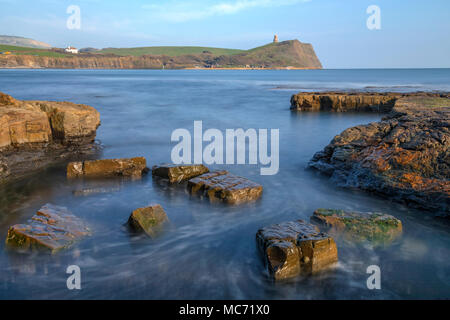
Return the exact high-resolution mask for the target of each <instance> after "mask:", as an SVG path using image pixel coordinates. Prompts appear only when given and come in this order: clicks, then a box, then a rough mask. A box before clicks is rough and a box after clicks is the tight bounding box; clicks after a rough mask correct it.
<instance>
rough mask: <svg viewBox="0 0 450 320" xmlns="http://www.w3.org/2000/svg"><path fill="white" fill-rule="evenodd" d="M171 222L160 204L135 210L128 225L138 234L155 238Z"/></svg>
mask: <svg viewBox="0 0 450 320" xmlns="http://www.w3.org/2000/svg"><path fill="white" fill-rule="evenodd" d="M168 221H169V219H168V217H167V214H166V213H165V211H164V209H163V208H162V207H161V205H159V204H155V205H151V206H148V207H145V208H138V209H136V210H134V211H133V212H132V213H131V215H130V218H129V219H128V225H129V226H130V227H131V228H132V229H133V230H134V231H136V232H145V233H146V234H147V235H148V236H149V237H150V238H154V237H156V236H157V235H158V233H159V232H160V231H161V229H162V227H163V226H164V224H166V223H167V222H168Z"/></svg>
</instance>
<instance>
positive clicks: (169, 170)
mask: <svg viewBox="0 0 450 320" xmlns="http://www.w3.org/2000/svg"><path fill="white" fill-rule="evenodd" d="M207 172H209V169H208V168H207V167H205V166H204V165H202V164H192V165H177V164H163V165H157V166H153V168H152V175H153V176H157V177H160V178H164V179H168V180H169V182H170V183H175V182H177V183H180V182H182V181H185V180H189V179H191V178H194V177H197V176H199V175H202V174H204V173H207Z"/></svg>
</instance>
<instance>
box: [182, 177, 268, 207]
mask: <svg viewBox="0 0 450 320" xmlns="http://www.w3.org/2000/svg"><path fill="white" fill-rule="evenodd" d="M187 187H188V190H189V192H190V193H191V194H193V195H194V194H197V195H202V196H206V197H208V198H209V200H210V201H211V202H216V201H222V202H225V203H228V204H240V203H244V202H250V201H254V200H256V199H258V198H259V197H260V196H261V195H262V191H263V187H262V186H261V185H260V184H258V183H255V182H253V181H250V180H248V179H245V178H242V177H238V176H235V175H233V174H231V173H228V171H225V170H224V171H214V172H209V173H205V174H203V175H201V176H198V177H196V178H193V179H190V180H189V182H188V186H187Z"/></svg>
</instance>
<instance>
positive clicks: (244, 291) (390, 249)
mask: <svg viewBox="0 0 450 320" xmlns="http://www.w3.org/2000/svg"><path fill="white" fill-rule="evenodd" d="M334 89H336V90H339V89H341V90H342V89H355V90H374V91H403V92H406V91H417V90H427V91H432V90H446V91H450V70H449V69H430V70H315V71H293V70H292V71H194V70H191V71H169V70H166V71H143V70H133V71H131V70H129V71H126V70H123V71H122V70H0V91H3V92H5V93H8V94H11V95H13V96H14V97H16V98H19V99H36V100H69V101H73V102H77V103H84V104H89V105H91V106H94V107H95V108H97V109H98V110H99V111H100V113H101V118H102V125H101V127H100V128H99V130H98V135H97V137H98V140H99V141H100V142H101V143H102V144H103V146H104V149H103V154H102V155H101V157H103V158H111V157H132V156H145V157H146V158H147V160H148V163H149V165H150V166H151V165H154V164H158V163H162V162H168V161H170V152H171V149H172V147H173V144H171V142H170V136H171V133H172V131H173V130H174V129H176V128H187V129H190V130H192V128H193V121H194V120H202V121H203V127H204V129H207V128H218V129H221V130H224V129H226V128H239V127H242V128H279V129H280V171H279V173H278V174H277V175H274V176H261V175H259V168H258V167H257V166H251V165H236V166H213V169H215V168H226V169H228V170H229V171H231V172H233V173H235V174H238V175H242V176H245V177H248V178H250V179H252V180H254V181H256V182H259V183H261V184H262V185H263V187H264V194H263V196H262V198H261V199H260V200H259V201H257V202H256V203H253V204H248V205H243V206H238V207H229V206H225V205H211V204H209V203H208V202H206V201H201V200H199V199H196V198H191V197H190V196H189V195H188V194H187V193H186V191H185V189H184V188H183V187H182V186H178V187H168V186H167V185H165V184H163V183H160V182H158V181H154V180H152V178H151V176H148V177H145V178H143V179H142V180H140V181H119V180H113V181H108V182H104V183H100V182H99V183H98V185H99V186H104V185H107V186H108V187H111V188H112V189H113V190H112V191H111V192H110V193H103V194H95V195H90V196H76V195H74V194H73V191H74V190H76V189H77V188H79V187H80V185H79V184H78V183H76V182H68V181H67V180H66V178H65V172H64V167H63V166H56V167H52V168H49V169H48V170H46V171H44V172H41V173H38V174H35V175H33V176H31V177H29V178H27V179H25V180H23V181H19V182H17V183H15V184H13V185H8V186H2V187H0V240H1V241H0V298H2V299H10V298H35V299H36V298H37V299H69V298H106V299H114V298H126V299H128V298H137V299H139V298H142V299H169V298H174V299H197V298H204V299H215V298H218V299H239V298H245V299H349V298H351V299H360V298H374V299H382V298H394V299H396V298H450V260H449V257H450V249H449V248H450V232H449V229H448V226H444V225H443V223H442V222H440V221H438V220H435V219H434V218H432V217H431V216H430V215H429V214H427V213H425V212H421V211H418V210H412V209H408V208H406V207H404V206H402V205H400V204H396V203H392V202H390V201H387V200H385V199H382V198H379V197H376V196H372V195H368V194H366V193H363V192H359V191H351V190H343V189H339V188H337V187H336V186H335V185H333V184H332V183H330V182H329V181H328V180H327V179H326V178H324V177H323V176H321V175H319V174H316V173H314V172H311V171H308V170H305V167H306V164H307V162H308V160H309V159H310V158H311V157H312V156H313V154H314V153H315V152H316V151H319V150H321V149H322V148H323V147H324V146H325V145H327V144H328V143H329V141H330V140H331V139H332V138H333V136H334V135H336V134H338V133H339V132H341V131H342V130H344V129H346V128H348V127H350V126H353V125H357V124H363V123H369V122H371V121H377V120H378V119H379V118H380V115H376V114H331V113H301V114H300V113H293V112H291V111H290V110H289V99H290V96H291V95H292V94H293V93H296V92H297V91H300V90H307V91H309V90H311V91H312V90H314V91H315V90H334ZM47 202H51V203H54V204H58V205H63V206H66V207H68V208H69V209H70V210H72V211H73V212H74V213H75V214H76V215H77V216H79V217H81V218H82V219H84V220H85V221H86V222H87V223H88V224H89V225H90V226H91V228H92V229H93V231H94V232H93V235H92V236H91V237H90V238H88V239H86V240H84V241H82V242H80V243H79V244H78V245H77V246H75V247H74V248H72V249H70V250H68V251H65V252H62V253H61V254H59V255H56V256H46V255H20V254H15V253H9V252H6V251H5V250H4V241H3V240H2V239H5V238H6V234H7V230H8V227H9V226H10V225H13V224H16V223H24V222H26V221H27V220H28V219H29V218H30V217H31V216H32V215H33V214H34V213H35V212H36V210H37V209H39V208H40V207H41V206H42V205H43V204H45V203H47ZM152 202H157V203H160V204H161V205H162V206H163V207H164V209H165V210H166V212H167V214H168V216H169V219H170V221H171V225H170V227H169V228H168V229H167V230H166V231H165V232H164V233H163V234H162V235H161V237H159V238H157V239H155V240H150V239H147V238H142V237H135V236H133V235H130V233H129V232H128V230H127V229H126V228H125V227H124V225H123V224H124V223H125V222H126V221H127V219H128V216H129V214H130V212H131V211H132V210H133V209H135V208H138V207H142V206H145V205H147V204H149V203H152ZM321 207H330V208H342V209H349V210H361V211H382V212H386V213H389V214H392V215H394V216H396V217H397V218H399V219H401V220H402V222H403V226H404V233H403V236H402V238H401V239H399V240H398V241H396V242H394V243H393V244H392V245H390V246H387V247H382V248H380V247H378V248H377V247H375V248H374V247H371V246H370V245H354V244H349V243H345V242H343V241H340V240H338V249H339V264H338V265H337V267H336V269H334V270H332V271H329V272H325V273H322V274H319V275H317V276H313V277H309V278H304V279H297V280H296V281H292V282H288V283H277V284H274V283H272V282H271V281H270V280H269V279H268V276H267V274H266V273H265V271H264V267H263V263H262V259H261V257H260V256H259V255H258V251H257V247H256V243H255V233H256V231H257V230H258V228H260V227H263V226H266V225H269V224H272V223H277V222H282V221H287V220H293V219H299V218H301V219H305V220H308V219H309V217H310V216H311V214H312V213H313V211H314V210H315V209H317V208H321ZM68 265H78V266H80V268H81V275H82V289H81V290H79V291H77V290H73V291H70V290H68V289H67V287H66V279H67V276H68V275H67V274H66V268H67V266H68ZM369 265H378V266H380V268H381V281H382V282H381V283H382V288H381V290H368V289H367V286H366V280H367V277H368V276H369V275H368V274H366V269H367V267H368V266H369Z"/></svg>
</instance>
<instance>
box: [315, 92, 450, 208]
mask: <svg viewBox="0 0 450 320" xmlns="http://www.w3.org/2000/svg"><path fill="white" fill-rule="evenodd" d="M449 146H450V99H449V98H448V96H447V95H444V94H442V96H439V95H437V94H427V95H425V94H422V95H420V94H416V95H411V96H406V95H405V96H403V97H402V98H400V99H397V100H396V101H395V105H394V107H393V108H392V111H391V112H390V113H389V114H388V115H387V116H386V117H384V118H383V119H382V120H381V121H380V122H374V123H370V124H367V125H359V126H356V127H353V128H349V129H347V130H345V131H343V132H342V133H341V134H339V135H337V136H336V137H334V139H333V140H332V141H331V143H330V144H329V145H328V146H326V147H325V148H324V150H323V151H320V152H318V153H316V154H315V155H314V157H313V159H312V160H311V161H310V163H309V166H310V167H311V168H314V169H317V170H319V171H321V172H323V173H325V174H327V175H330V176H331V177H332V179H333V181H334V182H336V183H337V184H338V185H340V186H344V187H356V188H361V189H363V190H367V191H372V192H376V193H379V194H383V195H385V196H387V197H389V198H391V199H393V200H397V201H401V202H404V203H405V204H407V205H411V206H414V207H420V208H425V209H428V210H432V211H434V212H435V213H437V214H438V213H439V214H443V215H447V216H448V215H449V213H450V180H449V177H450V149H449Z"/></svg>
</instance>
